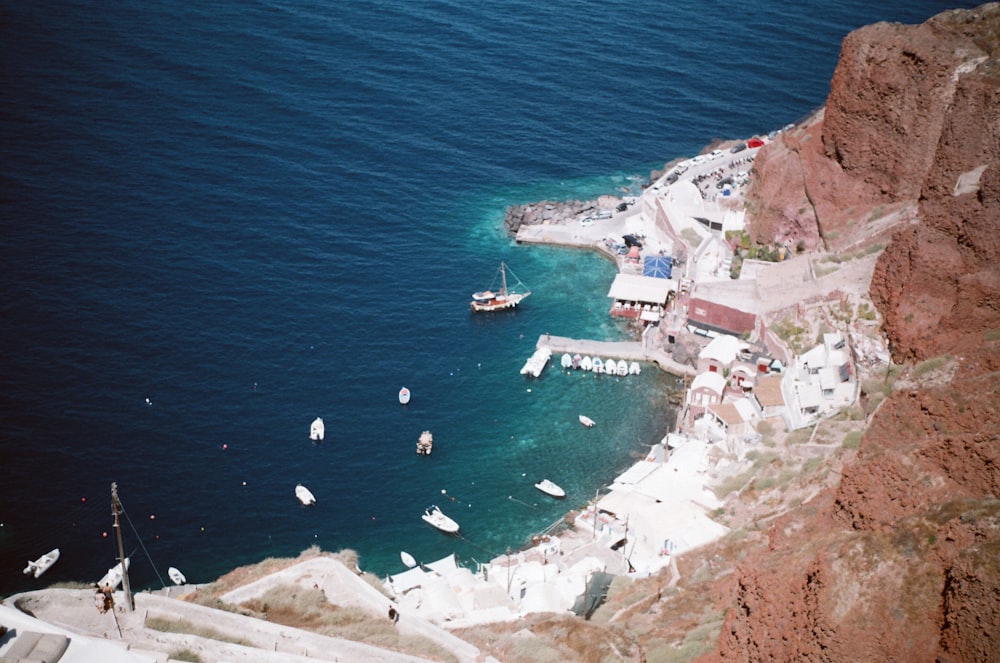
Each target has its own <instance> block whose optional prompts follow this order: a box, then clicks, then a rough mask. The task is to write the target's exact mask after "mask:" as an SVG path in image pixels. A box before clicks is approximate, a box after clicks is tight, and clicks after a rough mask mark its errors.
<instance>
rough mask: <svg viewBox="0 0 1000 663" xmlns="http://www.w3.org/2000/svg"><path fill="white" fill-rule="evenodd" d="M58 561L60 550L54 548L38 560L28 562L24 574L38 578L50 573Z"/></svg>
mask: <svg viewBox="0 0 1000 663" xmlns="http://www.w3.org/2000/svg"><path fill="white" fill-rule="evenodd" d="M57 559H59V549H58V548H53V549H52V550H50V551H49V552H47V553H45V554H44V555H42V556H41V557H39V558H38V559H36V560H35V561H34V562H28V565H27V566H26V567H24V571H23V572H22V573H26V574H27V573H30V574H32V575H34V576H35V577H36V578H38V577H40V576H41V575H42V574H43V573H45V572H46V571H48V570H49V568H50V567H51V566H52V565H53V564H55V563H56V560H57Z"/></svg>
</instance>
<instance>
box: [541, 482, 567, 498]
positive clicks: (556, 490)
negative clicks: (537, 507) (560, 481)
mask: <svg viewBox="0 0 1000 663" xmlns="http://www.w3.org/2000/svg"><path fill="white" fill-rule="evenodd" d="M535 488H537V489H538V490H540V491H542V492H543V493H545V494H546V495H551V496H552V497H566V491H565V490H563V489H562V488H560V487H559V486H557V485H556V484H554V483H553V482H551V481H549V480H548V479H542V480H541V481H539V482H538V483H536V484H535Z"/></svg>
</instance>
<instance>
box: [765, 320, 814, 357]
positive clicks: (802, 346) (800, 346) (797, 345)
mask: <svg viewBox="0 0 1000 663" xmlns="http://www.w3.org/2000/svg"><path fill="white" fill-rule="evenodd" d="M771 330H772V331H774V333H775V334H777V335H778V338H780V339H781V340H782V341H784V342H785V344H786V345H787V346H788V348H789V349H790V350H791V351H792V352H793V353H795V354H797V355H798V354H802V353H803V352H804V351H805V350H807V349H808V348H807V347H806V343H807V342H808V340H809V339H807V338H806V337H805V336H806V331H807V330H806V328H805V327H801V326H799V325H798V324H796V323H795V321H794V320H792V319H791V318H782V319H781V320H777V321H776V322H775V323H774V324H773V325H771Z"/></svg>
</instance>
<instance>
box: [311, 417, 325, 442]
mask: <svg viewBox="0 0 1000 663" xmlns="http://www.w3.org/2000/svg"><path fill="white" fill-rule="evenodd" d="M325 436H326V426H324V425H323V420H322V419H320V418H319V417H316V420H315V421H313V422H312V425H311V426H309V439H310V440H312V441H314V442H322V441H323V438H324V437H325Z"/></svg>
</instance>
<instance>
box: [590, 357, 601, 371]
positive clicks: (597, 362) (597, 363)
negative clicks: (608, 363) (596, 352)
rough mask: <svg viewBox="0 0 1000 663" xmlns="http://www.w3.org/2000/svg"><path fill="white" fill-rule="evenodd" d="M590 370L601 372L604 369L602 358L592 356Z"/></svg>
mask: <svg viewBox="0 0 1000 663" xmlns="http://www.w3.org/2000/svg"><path fill="white" fill-rule="evenodd" d="M590 370H592V371H594V372H595V373H602V372H603V371H604V360H603V359H601V358H600V357H594V359H593V361H592V362H591V363H590Z"/></svg>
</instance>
